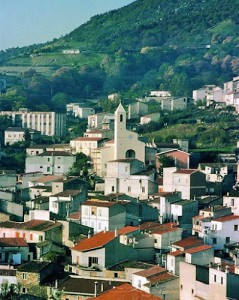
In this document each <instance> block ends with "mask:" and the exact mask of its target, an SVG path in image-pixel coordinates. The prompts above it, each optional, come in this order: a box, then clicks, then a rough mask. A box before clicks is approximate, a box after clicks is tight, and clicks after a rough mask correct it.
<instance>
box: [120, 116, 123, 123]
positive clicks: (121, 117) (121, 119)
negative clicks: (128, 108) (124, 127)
mask: <svg viewBox="0 0 239 300" xmlns="http://www.w3.org/2000/svg"><path fill="white" fill-rule="evenodd" d="M120 122H123V115H122V114H121V115H120Z"/></svg>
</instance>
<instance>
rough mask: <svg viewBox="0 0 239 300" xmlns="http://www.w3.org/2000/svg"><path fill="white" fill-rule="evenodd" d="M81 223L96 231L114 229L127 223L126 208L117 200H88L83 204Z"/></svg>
mask: <svg viewBox="0 0 239 300" xmlns="http://www.w3.org/2000/svg"><path fill="white" fill-rule="evenodd" d="M80 215H81V224H82V225H85V226H89V227H92V228H94V232H100V231H102V230H114V229H115V228H121V227H124V226H125V225H126V210H125V207H124V206H123V205H121V204H120V203H119V202H117V201H112V202H109V201H97V200H88V201H86V202H84V203H82V204H81V213H80Z"/></svg>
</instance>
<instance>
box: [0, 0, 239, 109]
mask: <svg viewBox="0 0 239 300" xmlns="http://www.w3.org/2000/svg"><path fill="white" fill-rule="evenodd" d="M64 49H78V50H80V53H79V54H75V55H73V54H72V55H66V54H63V53H62V50H64ZM30 67H31V68H33V69H35V70H36V72H37V74H36V73H34V72H31V73H29V71H28V73H27V75H24V74H25V73H24V72H25V71H26V70H28V69H29V68H30ZM0 72H5V73H7V75H17V76H18V77H20V79H21V80H20V81H17V82H15V83H16V84H17V85H18V86H20V87H21V91H22V94H21V95H22V96H23V97H25V98H27V97H28V96H29V88H30V94H31V96H32V95H33V96H34V97H35V99H36V101H37V100H38V99H39V98H40V99H41V101H42V102H44V100H45V104H46V105H48V106H53V104H54V101H53V103H51V101H52V98H53V97H54V96H56V95H58V94H59V93H64V94H65V96H66V97H67V99H68V100H66V101H69V99H72V98H73V99H74V98H78V99H79V98H82V99H84V98H98V97H102V96H105V95H107V94H109V93H112V92H121V94H123V95H124V96H125V97H128V98H130V97H132V98H133V97H135V96H136V95H137V96H139V95H140V96H142V95H144V94H145V93H147V92H148V91H149V90H151V89H163V90H165V89H166V90H170V91H171V92H172V94H173V95H175V96H185V95H188V96H189V95H191V92H192V90H193V89H196V88H199V87H201V86H202V85H204V84H217V85H220V84H222V83H223V82H225V81H227V80H231V78H232V77H233V76H237V75H239V1H234V0H229V1H222V0H207V1H205V0H202V1H198V0H167V1H166V0H138V1H135V2H133V3H132V4H130V5H128V6H126V7H123V8H121V9H119V10H115V11H111V12H109V13H106V14H102V15H97V16H95V17H93V18H92V19H91V20H90V21H89V22H87V23H85V24H83V25H81V26H80V27H78V28H76V29H75V30H74V31H73V32H71V33H69V34H68V35H66V36H64V37H61V38H60V39H55V40H53V41H52V42H46V43H45V44H41V45H32V46H29V47H23V48H15V49H9V50H7V51H1V52H0ZM38 73H41V74H38ZM22 74H23V76H22ZM21 76H22V77H21ZM31 76H34V77H31ZM22 79H23V80H22ZM38 80H40V83H39V82H38ZM42 85H43V86H46V89H45V91H44V94H41V95H40V96H39V95H37V93H38V92H41V86H42ZM61 96H62V95H61ZM53 100H54V99H53ZM56 100H57V101H56ZM58 100H59V98H58V99H55V102H56V103H58ZM61 100H62V101H63V100H64V99H63V98H61ZM28 102H29V101H28ZM42 102H41V104H42ZM29 104H30V105H31V104H32V102H30V103H29ZM35 104H36V103H35ZM43 108H44V107H42V109H43Z"/></svg>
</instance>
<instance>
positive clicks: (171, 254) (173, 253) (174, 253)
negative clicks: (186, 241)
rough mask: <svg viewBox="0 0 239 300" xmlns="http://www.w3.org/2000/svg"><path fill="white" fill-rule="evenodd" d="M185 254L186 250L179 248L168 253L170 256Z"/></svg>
mask: <svg viewBox="0 0 239 300" xmlns="http://www.w3.org/2000/svg"><path fill="white" fill-rule="evenodd" d="M183 254H184V251H181V250H177V251H173V252H170V253H168V255H170V256H181V255H183Z"/></svg>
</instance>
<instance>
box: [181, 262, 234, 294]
mask: <svg viewBox="0 0 239 300" xmlns="http://www.w3.org/2000/svg"><path fill="white" fill-rule="evenodd" d="M179 278H180V299H187V300H193V299H220V300H227V299H236V300H238V299H239V294H238V290H237V288H236V287H237V286H238V284H239V275H238V274H236V273H235V267H233V266H230V265H228V264H227V263H222V264H214V266H212V267H208V266H201V265H195V264H190V263H187V262H180V274H179ZM189 278H190V280H188V279H189Z"/></svg>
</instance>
